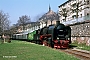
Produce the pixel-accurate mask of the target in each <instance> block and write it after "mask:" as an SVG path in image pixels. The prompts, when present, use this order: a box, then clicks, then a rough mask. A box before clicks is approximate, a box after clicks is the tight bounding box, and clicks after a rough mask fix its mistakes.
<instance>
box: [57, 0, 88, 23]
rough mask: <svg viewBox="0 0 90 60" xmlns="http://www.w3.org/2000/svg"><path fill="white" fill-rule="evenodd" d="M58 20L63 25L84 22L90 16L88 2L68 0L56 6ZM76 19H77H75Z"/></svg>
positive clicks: (84, 0) (85, 0) (86, 0)
mask: <svg viewBox="0 0 90 60" xmlns="http://www.w3.org/2000/svg"><path fill="white" fill-rule="evenodd" d="M58 8H59V11H58V15H59V20H60V22H61V23H64V24H70V23H71V24H72V23H76V22H81V21H82V20H85V18H84V17H86V16H89V15H90V0H68V1H66V2H65V3H63V4H62V5H60V6H58ZM77 18H78V19H77Z"/></svg>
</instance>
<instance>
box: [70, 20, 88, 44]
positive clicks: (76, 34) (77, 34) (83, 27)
mask: <svg viewBox="0 0 90 60" xmlns="http://www.w3.org/2000/svg"><path fill="white" fill-rule="evenodd" d="M70 27H71V36H72V38H71V39H72V42H75V41H77V42H78V44H80V43H85V44H86V45H88V46H89V45H90V23H89V22H88V23H82V24H78V25H73V26H70Z"/></svg>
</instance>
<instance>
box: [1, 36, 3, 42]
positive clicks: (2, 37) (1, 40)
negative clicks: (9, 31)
mask: <svg viewBox="0 0 90 60" xmlns="http://www.w3.org/2000/svg"><path fill="white" fill-rule="evenodd" d="M1 42H2V43H4V35H2V36H1Z"/></svg>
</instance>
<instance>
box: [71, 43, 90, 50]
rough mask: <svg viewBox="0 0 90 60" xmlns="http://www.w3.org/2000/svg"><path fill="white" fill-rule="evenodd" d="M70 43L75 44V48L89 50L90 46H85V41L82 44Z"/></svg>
mask: <svg viewBox="0 0 90 60" xmlns="http://www.w3.org/2000/svg"><path fill="white" fill-rule="evenodd" d="M71 45H73V46H77V47H76V48H78V49H82V50H87V51H90V46H86V44H85V43H83V44H78V43H72V44H71Z"/></svg>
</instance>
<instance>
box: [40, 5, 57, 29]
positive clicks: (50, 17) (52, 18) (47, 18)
mask: <svg viewBox="0 0 90 60" xmlns="http://www.w3.org/2000/svg"><path fill="white" fill-rule="evenodd" d="M56 20H58V14H57V13H55V12H54V11H52V10H51V7H50V5H49V10H48V12H47V13H45V14H44V15H43V16H42V17H41V18H39V22H40V28H43V27H44V26H49V25H51V24H56V23H55V22H56Z"/></svg>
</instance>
